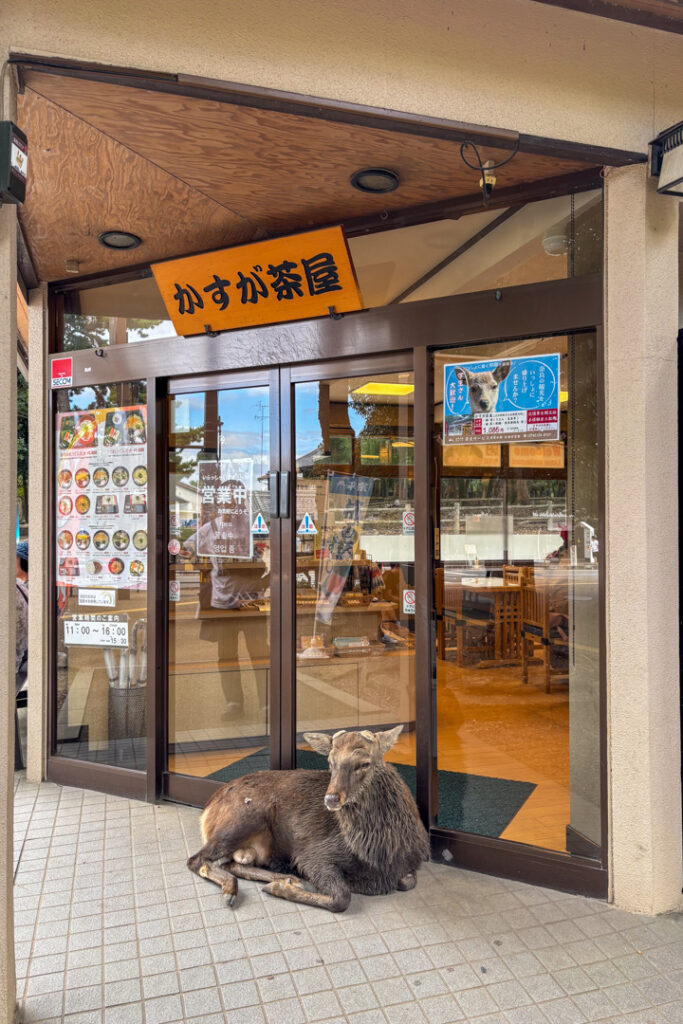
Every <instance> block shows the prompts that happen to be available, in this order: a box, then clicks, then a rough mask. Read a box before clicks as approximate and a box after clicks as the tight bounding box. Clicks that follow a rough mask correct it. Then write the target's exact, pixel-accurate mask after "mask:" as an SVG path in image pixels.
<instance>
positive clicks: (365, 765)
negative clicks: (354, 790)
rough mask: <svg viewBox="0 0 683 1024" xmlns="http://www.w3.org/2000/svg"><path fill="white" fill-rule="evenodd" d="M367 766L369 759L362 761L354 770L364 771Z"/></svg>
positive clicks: (368, 765)
mask: <svg viewBox="0 0 683 1024" xmlns="http://www.w3.org/2000/svg"><path fill="white" fill-rule="evenodd" d="M369 767H370V762H369V761H363V763H362V764H359V765H358V768H357V769H356V770H357V771H359V772H364V771H366V769H368V768H369Z"/></svg>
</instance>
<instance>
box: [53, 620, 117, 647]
mask: <svg viewBox="0 0 683 1024" xmlns="http://www.w3.org/2000/svg"><path fill="white" fill-rule="evenodd" d="M64 643H65V644H66V645H67V646H80V647H127V646H128V621H127V619H119V617H118V616H117V615H116V616H115V615H75V616H74V617H73V618H71V619H65V620H64Z"/></svg>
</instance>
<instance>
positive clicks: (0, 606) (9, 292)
mask: <svg viewBox="0 0 683 1024" xmlns="http://www.w3.org/2000/svg"><path fill="white" fill-rule="evenodd" d="M16 303H17V211H16V208H15V207H14V206H3V207H2V208H0V366H2V367H4V372H3V373H0V438H1V439H2V441H1V442H0V486H1V487H2V501H0V624H1V625H0V1021H2V1022H10V1021H13V1020H14V1007H15V1000H16V983H15V977H14V911H13V898H12V896H13V893H12V889H13V872H12V868H13V863H12V842H13V821H12V813H13V804H14V671H15V640H14V637H15V632H14V630H15V610H16V587H15V582H14V581H15V578H16V508H17V375H16V365H17V304H16Z"/></svg>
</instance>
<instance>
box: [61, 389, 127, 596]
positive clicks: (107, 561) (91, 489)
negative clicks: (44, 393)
mask: <svg viewBox="0 0 683 1024" xmlns="http://www.w3.org/2000/svg"><path fill="white" fill-rule="evenodd" d="M56 443H57V459H56V462H57V488H56V497H57V585H58V586H78V587H93V586H99V587H116V588H118V589H130V590H145V589H146V587H147V407H146V406H144V405H129V406H122V407H120V408H115V409H92V410H89V411H87V412H66V413H59V414H58V416H57V438H56Z"/></svg>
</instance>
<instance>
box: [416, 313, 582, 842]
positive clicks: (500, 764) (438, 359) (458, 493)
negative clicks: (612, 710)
mask: <svg viewBox="0 0 683 1024" xmlns="http://www.w3.org/2000/svg"><path fill="white" fill-rule="evenodd" d="M597 372H598V371H597V344H596V336H595V334H593V333H586V334H583V335H577V336H569V337H553V338H550V339H548V338H532V339H528V340H522V341H515V342H514V343H498V344H490V345H480V346H472V347H462V348H457V349H449V350H441V351H438V352H436V353H435V354H434V356H433V380H434V394H433V401H434V405H433V410H434V417H433V437H432V452H433V465H434V467H435V469H434V471H435V474H436V475H435V479H434V493H433V509H434V522H435V527H436V532H435V538H434V549H435V573H434V578H435V605H436V612H437V636H436V709H435V711H436V736H437V748H438V759H437V760H438V812H437V824H438V826H439V827H440V828H445V829H449V830H454V831H460V832H467V833H473V834H475V835H477V836H485V837H488V838H499V839H503V840H512V841H514V842H517V843H524V844H527V845H529V846H534V847H541V848H544V849H546V850H551V851H555V852H559V853H562V854H565V855H578V856H580V857H582V858H594V859H599V858H600V855H601V842H602V838H601V837H602V817H601V798H600V665H599V657H600V636H599V621H600V613H599V586H598V585H599V577H600V564H601V560H602V552H600V551H599V549H598V536H599V533H600V529H601V523H600V509H599V502H598V478H599V449H598V416H597V409H598V405H597V394H598V389H597V381H598V375H597Z"/></svg>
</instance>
